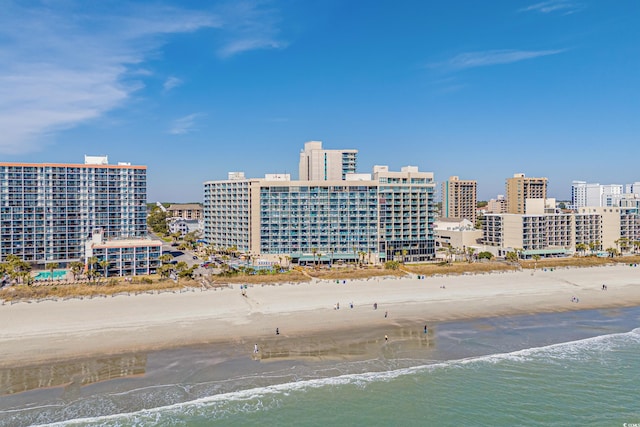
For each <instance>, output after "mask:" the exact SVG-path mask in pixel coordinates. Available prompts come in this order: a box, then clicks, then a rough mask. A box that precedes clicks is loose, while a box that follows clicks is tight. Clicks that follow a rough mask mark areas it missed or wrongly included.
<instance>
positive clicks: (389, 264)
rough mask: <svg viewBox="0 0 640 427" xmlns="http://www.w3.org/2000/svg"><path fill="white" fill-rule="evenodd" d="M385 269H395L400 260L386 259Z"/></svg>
mask: <svg viewBox="0 0 640 427" xmlns="http://www.w3.org/2000/svg"><path fill="white" fill-rule="evenodd" d="M384 268H385V270H397V269H398V268H400V262H398V261H387V262H385V263H384Z"/></svg>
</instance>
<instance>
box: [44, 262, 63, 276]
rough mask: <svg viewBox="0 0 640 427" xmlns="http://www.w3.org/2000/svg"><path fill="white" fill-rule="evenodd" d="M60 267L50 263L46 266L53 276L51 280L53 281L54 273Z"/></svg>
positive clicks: (55, 263)
mask: <svg viewBox="0 0 640 427" xmlns="http://www.w3.org/2000/svg"><path fill="white" fill-rule="evenodd" d="M59 266H60V265H59V264H58V263H57V262H50V263H47V265H45V267H46V269H47V270H49V273H50V274H51V280H53V271H54V270H55V269H56V268H58V267H59Z"/></svg>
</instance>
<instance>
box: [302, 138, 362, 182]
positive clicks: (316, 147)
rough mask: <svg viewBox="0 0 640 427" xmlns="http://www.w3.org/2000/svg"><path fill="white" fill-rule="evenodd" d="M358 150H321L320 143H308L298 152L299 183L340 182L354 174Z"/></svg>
mask: <svg viewBox="0 0 640 427" xmlns="http://www.w3.org/2000/svg"><path fill="white" fill-rule="evenodd" d="M357 155H358V150H323V149H322V142H321V141H309V142H306V143H305V144H304V150H302V151H301V152H300V166H299V180H300V181H341V180H344V179H345V178H346V176H347V174H350V173H356V158H357Z"/></svg>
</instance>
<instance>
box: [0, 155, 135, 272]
mask: <svg viewBox="0 0 640 427" xmlns="http://www.w3.org/2000/svg"><path fill="white" fill-rule="evenodd" d="M146 202H147V167H146V166H132V165H131V164H130V163H118V164H117V165H110V164H109V163H108V160H107V157H106V156H86V157H85V163H84V164H60V163H0V216H1V224H0V225H1V227H0V239H1V241H2V244H1V247H0V261H4V260H6V257H7V256H8V255H16V256H18V257H19V258H21V259H23V260H24V261H27V262H31V263H37V264H44V263H51V262H57V263H67V262H70V261H79V260H81V259H82V258H83V256H84V249H85V241H86V240H87V239H88V238H90V237H91V236H92V233H93V231H94V229H96V228H100V229H102V231H103V233H104V236H105V237H106V238H130V237H142V236H146V234H147V207H146Z"/></svg>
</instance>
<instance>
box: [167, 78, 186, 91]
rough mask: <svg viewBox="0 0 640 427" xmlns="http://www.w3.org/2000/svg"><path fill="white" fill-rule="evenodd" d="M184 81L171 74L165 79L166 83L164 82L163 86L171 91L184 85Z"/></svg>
mask: <svg viewBox="0 0 640 427" xmlns="http://www.w3.org/2000/svg"><path fill="white" fill-rule="evenodd" d="M182 83H183V81H182V80H181V79H179V78H177V77H173V76H171V77H169V78H168V79H167V80H165V81H164V83H163V84H162V88H163V89H164V91H165V92H169V91H170V90H171V89H174V88H176V87H178V86H180V85H182Z"/></svg>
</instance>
